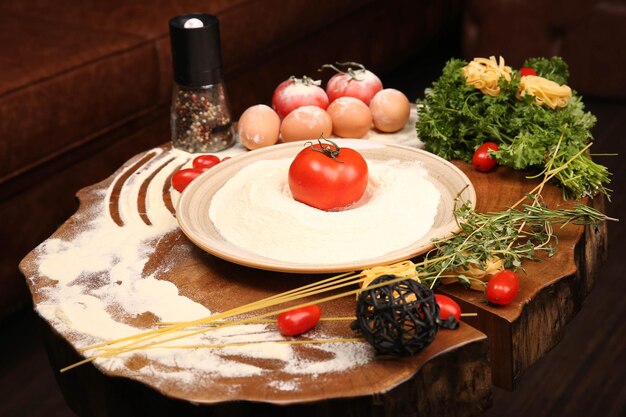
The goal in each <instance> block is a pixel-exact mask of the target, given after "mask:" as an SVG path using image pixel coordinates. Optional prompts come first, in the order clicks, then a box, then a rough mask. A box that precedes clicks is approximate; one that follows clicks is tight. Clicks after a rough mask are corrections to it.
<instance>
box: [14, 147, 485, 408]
mask: <svg viewBox="0 0 626 417" xmlns="http://www.w3.org/2000/svg"><path fill="white" fill-rule="evenodd" d="M190 158H191V156H190V155H188V154H182V153H180V152H177V151H172V150H171V149H170V148H169V146H164V147H161V148H156V149H152V150H150V151H147V152H146V153H144V154H141V155H138V156H136V157H135V158H133V159H132V160H130V161H128V163H127V164H125V165H124V166H123V167H121V168H120V169H119V170H118V171H117V172H116V173H114V174H113V175H112V176H111V177H110V178H108V179H107V180H105V181H103V182H101V183H99V184H96V185H94V186H91V187H88V188H85V189H83V190H81V191H80V192H79V193H78V197H79V199H80V208H79V210H78V212H77V213H76V214H75V215H74V216H72V217H71V218H70V219H69V220H68V221H67V222H66V223H65V224H64V225H63V226H62V227H61V228H59V229H58V231H57V232H55V234H54V235H53V236H51V237H50V238H49V239H48V240H47V241H46V242H44V243H43V244H42V245H41V246H40V247H38V248H36V249H35V250H34V251H33V252H31V253H30V254H29V255H28V256H27V257H26V258H25V259H24V260H23V261H22V262H21V264H20V268H21V270H22V272H23V273H24V275H25V276H26V278H27V281H28V283H29V286H30V290H31V293H32V296H33V301H34V304H35V307H36V309H37V311H38V312H39V313H40V315H41V316H42V324H43V328H44V330H45V333H46V338H45V339H46V340H47V344H48V349H49V351H50V357H51V361H52V364H53V366H54V367H55V371H56V372H55V373H56V375H57V378H58V381H59V382H60V385H61V387H62V389H63V391H64V394H65V397H66V400H67V401H68V404H69V405H70V407H72V408H73V409H74V410H75V411H76V412H77V413H79V414H86V415H112V416H113V415H114V416H119V415H135V414H138V415H144V413H146V412H148V410H150V414H152V415H178V414H180V415H183V414H184V415H195V414H193V413H195V412H198V413H200V411H198V410H200V409H205V408H207V407H208V408H210V411H209V410H204V412H210V413H215V415H221V414H220V413H224V415H229V416H230V415H251V413H253V412H254V413H255V415H259V413H261V414H262V415H263V414H264V413H267V414H268V415H283V413H286V414H284V415H293V413H294V412H298V413H302V414H303V415H329V413H330V414H331V415H363V416H368V415H372V416H373V415H403V416H404V415H407V416H410V415H431V414H434V415H450V416H470V415H476V414H479V413H480V412H481V411H483V410H485V409H486V408H487V407H488V406H489V404H490V401H491V374H490V368H489V365H488V361H489V357H488V349H487V339H486V337H485V335H484V334H483V333H481V332H480V331H478V330H476V329H475V328H473V327H472V326H469V325H466V324H463V325H461V327H460V328H459V329H458V330H454V331H452V330H441V331H439V333H438V335H437V337H436V339H435V341H434V342H433V343H432V344H431V345H429V346H428V347H427V348H426V349H425V350H424V351H422V352H421V353H420V354H419V355H415V356H413V357H404V358H397V357H377V356H375V355H373V351H372V350H371V348H370V347H369V345H367V343H366V342H356V343H354V344H355V345H360V346H361V348H360V349H361V351H362V350H363V349H365V350H367V351H370V352H371V353H372V354H368V355H366V356H368V359H367V360H366V361H364V362H363V361H362V359H363V354H361V355H360V358H361V362H359V363H356V364H354V365H353V366H350V367H348V368H347V369H343V368H342V369H340V370H339V371H334V370H333V368H332V366H331V367H330V369H321V370H320V371H319V372H315V371H311V372H308V371H307V372H303V373H297V372H296V373H293V372H287V371H286V367H287V366H288V365H294V364H295V365H302V366H303V367H305V368H306V367H310V368H312V369H315V367H316V366H320V367H324V366H325V365H326V364H328V363H329V362H332V361H333V359H335V358H336V357H339V354H340V352H341V351H342V349H344V348H343V345H342V344H337V345H333V346H331V347H330V348H327V349H320V348H318V347H316V346H314V345H302V346H294V347H293V348H292V351H291V353H290V354H291V355H292V358H290V359H282V358H272V357H269V358H264V357H253V356H252V357H251V356H249V355H246V354H245V353H242V354H237V352H234V353H233V352H227V353H223V354H222V356H221V357H220V358H221V359H222V360H223V361H229V363H231V364H233V366H252V367H256V368H258V369H260V370H261V372H259V373H258V374H256V375H252V376H245V377H242V376H229V375H225V374H220V373H219V372H212V371H211V370H207V369H198V370H197V372H191V374H192V375H190V369H189V368H188V367H187V366H186V365H180V366H179V367H178V366H172V365H171V362H170V363H169V364H167V365H164V364H163V363H155V362H153V361H151V360H150V359H149V358H146V357H145V356H143V355H142V354H141V353H139V354H136V355H133V356H130V357H126V358H124V359H123V361H122V366H114V367H110V366H108V365H107V364H106V363H97V364H96V366H93V365H92V364H86V365H83V366H81V367H78V368H75V369H72V370H70V371H68V372H65V373H62V374H59V372H58V371H59V369H60V368H62V367H65V366H68V365H70V364H72V363H74V362H76V361H78V360H80V359H82V357H81V356H80V355H79V354H77V352H76V350H77V347H81V346H85V345H88V344H90V343H86V342H85V334H83V333H90V329H85V328H84V327H83V328H82V330H77V329H78V328H79V327H80V326H78V325H77V324H76V323H77V322H78V321H80V319H81V318H80V317H77V316H74V317H72V316H71V314H76V313H75V312H76V309H78V311H79V313H78V314H79V315H80V311H81V310H80V309H82V308H85V309H87V308H89V306H88V304H90V303H92V302H93V301H94V298H93V297H95V298H96V299H106V300H107V304H106V306H105V307H106V308H104V309H103V310H104V311H105V312H106V313H107V314H108V315H109V316H107V317H104V318H102V317H98V321H96V320H94V323H93V326H98V325H99V323H108V322H109V320H113V321H115V322H116V323H123V324H126V325H129V326H132V327H134V328H136V329H137V332H140V331H143V330H146V329H150V328H154V326H155V325H156V323H157V322H158V321H159V317H158V316H157V314H155V313H154V312H153V311H151V310H150V309H148V308H146V309H145V311H141V312H139V311H137V310H132V311H131V309H130V308H128V307H126V309H125V307H124V305H123V303H122V302H121V300H120V302H119V303H116V300H115V299H114V296H110V295H108V294H114V293H115V288H116V286H117V285H119V286H122V285H124V284H125V281H127V280H129V279H130V280H133V279H136V280H137V281H136V282H135V284H136V283H138V282H139V281H140V280H146V281H147V280H148V278H150V279H156V280H158V281H161V282H162V281H168V282H171V283H173V284H174V285H175V288H176V290H177V291H178V294H179V295H181V296H183V297H185V299H188V300H192V301H193V302H195V303H197V304H198V305H202V306H204V307H207V308H208V309H210V310H211V311H212V312H221V311H226V310H229V309H231V308H235V307H239V306H241V305H244V304H247V303H250V302H253V301H257V300H260V299H262V298H265V297H268V296H271V295H274V294H276V293H279V292H282V291H286V290H289V289H293V288H296V287H300V286H302V285H305V284H308V283H312V282H315V281H317V280H319V279H321V278H324V277H325V276H319V275H295V274H285V273H276V272H268V271H261V270H256V269H251V268H247V267H244V266H239V265H235V264H232V263H229V262H226V261H223V260H221V259H218V258H215V257H213V256H211V255H209V254H207V253H205V252H203V251H201V250H200V249H198V248H196V247H195V246H194V245H193V244H191V242H189V241H188V239H187V238H186V237H185V236H184V235H183V234H182V232H181V231H180V230H179V229H178V228H176V227H174V228H173V229H168V228H167V227H164V226H163V224H164V223H168V222H169V223H171V222H172V221H173V219H174V217H173V216H175V210H174V205H175V200H176V192H175V191H172V190H171V189H170V187H169V183H170V176H171V173H172V172H174V171H175V170H177V169H178V168H179V167H180V166H182V165H184V164H185V163H186V162H187V161H188V160H189V159H190ZM155 196H157V198H155ZM155 205H158V206H159V207H158V210H155ZM155 213H158V215H155ZM164 213H165V214H166V215H165V216H164ZM169 223H168V224H169ZM94 224H96V226H94ZM102 224H104V225H105V226H106V227H105V232H106V233H103V234H96V235H93V236H92V235H91V234H90V233H93V231H94V229H95V230H98V227H101V226H98V225H102ZM174 224H175V221H174ZM153 229H154V230H161V229H163V230H166V232H165V233H163V234H158V233H157V234H155V235H153V237H152V238H151V239H150V240H149V241H147V242H145V245H144V246H143V247H142V250H144V251H145V255H146V258H145V259H143V260H142V262H143V264H142V265H140V266H139V269H138V271H139V273H140V275H141V277H126V278H123V276H124V270H121V271H120V270H119V268H120V264H124V260H123V259H122V260H115V259H113V261H112V263H111V266H109V267H107V268H105V269H104V270H99V268H98V267H94V268H93V269H94V270H91V271H78V272H76V273H75V276H73V277H72V279H68V277H67V276H66V275H67V273H66V272H65V271H66V270H65V268H64V265H56V267H57V268H58V269H55V270H56V271H58V272H57V273H56V274H53V273H49V272H48V273H46V272H45V271H47V269H46V267H44V265H47V264H49V263H50V262H51V261H54V262H52V263H57V264H63V263H66V264H67V267H68V268H70V264H71V263H72V259H71V257H70V258H68V257H67V253H66V252H64V250H65V249H66V248H65V244H66V243H68V242H69V243H70V245H71V242H78V244H76V245H75V246H76V248H75V249H73V250H76V251H77V252H76V253H77V254H82V253H84V252H85V251H87V252H89V251H90V250H91V249H90V248H91V245H94V247H95V248H96V249H97V250H101V251H102V253H103V257H104V256H105V255H104V254H107V255H106V256H107V257H111V258H115V256H117V255H113V256H112V255H111V254H110V253H109V251H110V250H113V249H116V248H111V246H113V245H120V246H123V245H132V242H133V234H137V233H145V231H146V230H148V231H150V230H153ZM120 235H121V236H122V237H123V239H121V240H120V239H119V237H120ZM85 236H87V237H85ZM110 236H114V237H116V240H112V241H111V242H108V241H107V240H106V239H108V238H109V237H110ZM50 247H54V248H56V249H55V251H56V252H55V251H52V250H51V249H50ZM59 247H60V248H61V249H59ZM98 261H99V260H98V259H94V261H93V262H94V263H98ZM77 262H80V260H77ZM83 263H84V262H83ZM133 267H135V268H136V267H137V265H124V268H126V269H129V268H130V269H131V270H132V268H133ZM70 269H71V268H70ZM133 285H134V284H133ZM61 286H63V287H64V288H66V289H67V291H69V294H70V295H67V296H63V295H61V296H60V295H59V294H57V293H56V292H55V291H57V290H59V288H60V287H61ZM75 287H78V288H80V293H79V294H76V292H75V291H71V289H72V288H75ZM55 294H56V295H55ZM63 297H65V298H63ZM74 297H78V301H74V300H73V298H74ZM146 297H147V296H146ZM111 298H113V300H111ZM145 302H146V300H141V299H139V297H138V299H137V304H142V303H145ZM322 307H323V311H324V315H325V316H329V317H350V316H354V314H355V313H354V312H355V299H354V296H351V297H345V298H342V299H339V300H335V301H332V302H328V303H325V304H323V306H322ZM349 324H350V321H338V322H321V323H320V324H319V325H318V326H317V327H316V334H317V335H321V336H320V337H324V338H329V337H330V338H350V337H355V334H354V333H353V332H352V330H350V328H349ZM268 327H270V329H269V330H270V331H271V325H268ZM91 330H97V329H91ZM87 339H88V340H89V337H87ZM98 341H99V339H94V340H91V342H98ZM349 353H350V352H349V351H348V354H349ZM357 356H359V355H356V356H355V360H356V359H358V358H357ZM181 358H182V356H181ZM207 360H208V355H207ZM118 365H119V363H118ZM198 365H202V363H201V361H200V362H198ZM199 368H200V367H199ZM181 373H183V374H184V377H183V378H180V377H179V375H180V374H181ZM190 379H191V380H190ZM451 404H454V406H451ZM287 406H288V407H287ZM94 410H98V411H97V412H95V411H94ZM137 410H141V412H138V411H137Z"/></svg>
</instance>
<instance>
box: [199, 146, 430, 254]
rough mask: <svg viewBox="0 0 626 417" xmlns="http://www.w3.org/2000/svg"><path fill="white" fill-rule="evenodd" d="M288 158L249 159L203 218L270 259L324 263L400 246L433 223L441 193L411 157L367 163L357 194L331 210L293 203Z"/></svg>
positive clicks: (238, 242)
mask: <svg viewBox="0 0 626 417" xmlns="http://www.w3.org/2000/svg"><path fill="white" fill-rule="evenodd" d="M291 161H292V158H286V159H280V160H268V161H258V162H255V163H253V164H251V165H249V166H247V167H245V168H244V169H242V170H241V171H239V172H238V173H237V174H236V175H235V176H234V177H233V178H231V179H230V180H228V182H227V183H226V184H224V186H223V187H222V188H221V189H220V190H218V192H217V193H216V194H215V196H214V197H213V199H212V201H211V206H210V209H209V216H210V219H211V221H212V222H213V224H214V225H215V227H216V228H217V230H218V231H219V232H220V234H221V235H222V236H223V237H224V238H225V239H226V240H228V241H229V242H231V243H233V244H235V245H237V246H238V247H240V248H242V249H245V250H248V251H250V252H253V253H255V254H257V255H261V256H265V257H267V258H271V259H274V260H280V261H287V262H294V263H302V264H313V265H328V264H339V263H347V262H353V261H359V260H362V259H371V258H375V257H378V256H381V255H384V254H386V253H389V252H393V251H395V250H399V249H402V248H404V247H406V246H409V245H410V244H411V243H413V242H415V241H416V240H418V239H419V238H421V237H422V236H424V235H425V234H426V233H427V232H428V231H429V230H430V229H431V227H432V225H433V222H434V219H435V216H436V214H437V206H438V205H439V198H440V195H439V191H438V190H437V188H436V187H435V185H434V184H432V183H431V182H430V181H429V180H428V179H427V178H426V176H427V172H426V171H425V170H424V169H423V168H422V167H421V164H420V163H419V162H417V161H416V162H399V161H395V160H390V161H385V162H380V161H368V166H369V183H368V186H367V190H366V192H365V195H364V197H363V199H362V200H361V202H359V203H357V204H355V207H353V208H349V209H347V210H344V211H336V212H327V211H323V210H319V209H316V208H313V207H310V206H308V205H306V204H303V203H300V202H298V201H296V200H294V198H293V196H292V195H291V192H290V190H289V184H288V182H287V180H288V171H289V165H290V164H291Z"/></svg>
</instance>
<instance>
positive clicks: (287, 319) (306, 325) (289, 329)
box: [276, 304, 322, 336]
mask: <svg viewBox="0 0 626 417" xmlns="http://www.w3.org/2000/svg"><path fill="white" fill-rule="evenodd" d="M321 316H322V309H321V308H319V306H317V305H315V304H312V305H310V306H305V307H300V308H296V309H294V310H289V311H285V312H284V313H281V314H280V315H279V316H278V318H277V319H276V324H277V326H278V331H279V332H280V334H282V335H283V336H297V335H299V334H302V333H304V332H306V331H308V330H311V329H312V328H313V327H315V325H316V324H317V322H318V321H320V317H321Z"/></svg>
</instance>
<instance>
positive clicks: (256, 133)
mask: <svg viewBox="0 0 626 417" xmlns="http://www.w3.org/2000/svg"><path fill="white" fill-rule="evenodd" d="M279 130H280V117H278V114H276V112H275V111H274V110H273V109H272V108H271V107H269V106H266V105H265V104H257V105H256V106H252V107H249V108H248V109H246V111H244V112H243V114H242V115H241V117H240V118H239V124H238V126H237V132H238V133H239V138H240V140H241V143H242V145H243V146H245V147H246V148H248V149H250V150H254V149H258V148H263V147H265V146H270V145H273V144H275V143H276V142H278V132H279Z"/></svg>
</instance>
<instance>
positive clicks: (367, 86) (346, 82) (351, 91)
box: [322, 62, 383, 106]
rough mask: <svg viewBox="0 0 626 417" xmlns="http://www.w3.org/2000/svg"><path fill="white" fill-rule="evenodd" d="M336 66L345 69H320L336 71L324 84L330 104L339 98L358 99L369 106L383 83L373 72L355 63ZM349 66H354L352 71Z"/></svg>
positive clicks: (323, 66) (333, 67)
mask: <svg viewBox="0 0 626 417" xmlns="http://www.w3.org/2000/svg"><path fill="white" fill-rule="evenodd" d="M336 65H337V66H341V67H347V69H346V70H345V71H344V70H341V69H339V68H337V67H336V66H334V65H330V64H326V65H322V68H332V69H334V70H335V71H337V74H335V75H333V76H332V77H331V78H330V80H328V83H327V84H326V93H327V94H328V99H329V100H330V102H331V103H332V102H333V101H335V100H336V99H338V98H339V97H346V96H347V97H354V98H358V99H359V100H361V101H362V102H364V103H365V104H367V105H368V106H369V104H370V101H371V100H372V97H374V96H375V95H376V93H378V92H379V91H380V90H382V89H383V83H382V82H381V81H380V78H378V77H377V76H376V75H375V74H374V73H373V72H371V71H369V70H367V69H366V68H365V67H364V66H363V65H361V64H359V63H357V62H343V63H339V62H338V63H337V64H336ZM351 66H355V67H356V69H353V68H352V67H351Z"/></svg>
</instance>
